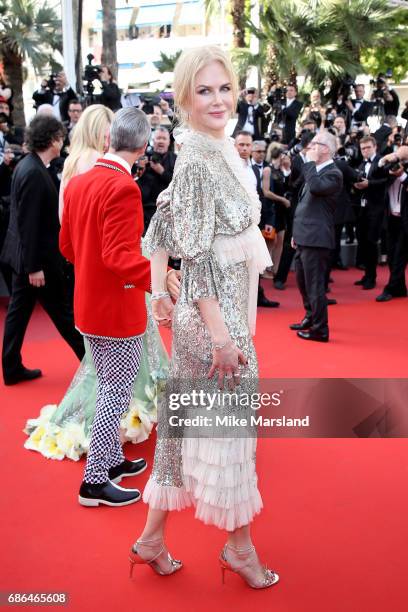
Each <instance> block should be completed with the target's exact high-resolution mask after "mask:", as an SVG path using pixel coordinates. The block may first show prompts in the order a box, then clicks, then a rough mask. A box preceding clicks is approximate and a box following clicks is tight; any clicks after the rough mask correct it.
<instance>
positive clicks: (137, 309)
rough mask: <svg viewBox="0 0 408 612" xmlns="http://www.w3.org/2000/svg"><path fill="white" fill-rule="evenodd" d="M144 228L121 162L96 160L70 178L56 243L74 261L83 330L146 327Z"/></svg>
mask: <svg viewBox="0 0 408 612" xmlns="http://www.w3.org/2000/svg"><path fill="white" fill-rule="evenodd" d="M98 164H109V166H111V167H110V168H108V167H105V166H101V165H98ZM142 233H143V210H142V202H141V196H140V190H139V187H138V186H137V185H136V183H135V182H134V181H133V179H132V177H131V176H130V174H129V173H128V172H127V171H126V170H125V168H123V167H122V166H121V165H119V164H116V163H115V162H113V161H110V160H104V159H99V160H98V161H97V165H96V166H95V167H94V168H92V170H89V171H88V172H85V173H84V174H81V175H79V176H76V177H74V178H72V179H71V180H70V181H69V184H68V186H67V188H66V190H65V192H64V212H63V217H62V224H61V231H60V236H59V245H60V250H61V253H62V254H63V255H64V256H65V257H66V258H67V259H68V260H69V261H71V262H72V263H73V264H74V266H75V293H74V315H75V325H76V326H77V328H78V329H79V330H80V331H81V332H83V333H85V334H94V335H98V336H112V337H114V338H127V337H129V336H136V335H139V334H142V333H143V332H144V331H145V329H146V322H147V316H146V303H145V292H146V291H150V290H151V289H150V284H151V279H150V262H149V261H148V260H147V259H146V258H145V257H143V256H142V254H141V246H140V242H141V236H142Z"/></svg>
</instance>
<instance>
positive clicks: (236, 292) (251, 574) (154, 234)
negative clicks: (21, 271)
mask: <svg viewBox="0 0 408 612" xmlns="http://www.w3.org/2000/svg"><path fill="white" fill-rule="evenodd" d="M174 89H175V102H176V107H177V109H178V113H179V116H180V118H181V120H182V122H183V123H184V124H186V125H187V127H188V128H189V132H188V134H187V135H186V136H185V137H183V145H182V147H181V151H180V153H179V155H178V159H177V163H176V167H175V171H174V177H173V180H172V182H171V184H170V186H169V187H168V189H166V191H165V192H163V193H162V194H161V195H160V196H159V201H158V210H157V212H156V214H155V216H154V217H153V219H152V222H151V224H150V226H149V230H148V232H147V235H146V238H145V246H146V248H147V249H148V251H150V255H151V262H152V288H153V294H152V305H153V314H154V316H155V317H156V320H158V321H159V323H161V324H162V325H168V326H169V325H170V324H172V329H173V337H172V356H171V362H170V376H169V380H170V381H171V385H172V387H171V388H172V391H174V390H178V391H181V390H185V389H186V388H187V389H192V385H193V384H194V383H195V381H198V380H206V381H207V382H206V383H204V384H205V386H206V391H209V392H212V393H214V394H217V393H218V391H219V388H220V387H222V385H223V382H224V378H225V379H226V381H225V382H226V383H227V385H228V387H229V388H230V389H232V388H234V387H235V386H236V385H237V384H238V383H239V382H240V380H241V383H244V385H246V388H254V386H255V389H256V381H257V376H258V366H257V359H256V354H255V349H254V345H253V341H252V335H253V333H254V330H255V317H256V304H257V288H258V278H259V274H260V273H261V272H263V270H264V269H265V268H266V267H267V266H269V265H271V260H270V257H269V253H268V251H267V248H266V246H265V241H264V239H263V238H262V235H261V233H260V231H259V229H258V223H259V216H260V202H259V198H258V196H257V193H256V190H255V186H254V184H253V182H252V181H251V180H250V177H249V176H248V175H245V173H244V172H243V169H242V163H241V160H240V158H239V156H238V153H237V151H236V149H235V147H234V144H233V142H232V140H231V139H230V138H227V137H226V136H225V133H224V130H225V127H226V124H227V122H228V119H229V117H230V115H231V113H233V112H234V109H235V105H236V99H237V84H236V78H235V75H234V71H233V69H232V66H231V63H230V60H229V58H228V57H227V56H226V55H225V53H224V52H223V51H222V50H220V49H219V48H217V47H203V48H199V49H191V50H187V51H185V52H183V54H182V55H181V57H180V59H179V61H178V63H177V65H176V70H175V75H174ZM169 254H172V255H174V256H178V257H180V258H181V260H182V281H181V291H180V297H179V299H178V300H177V303H176V305H175V307H174V310H173V305H172V302H171V300H170V299H169V297H168V295H166V293H165V277H166V262H167V257H168V255H169ZM214 375H215V376H214ZM208 376H210V377H211V376H212V378H208ZM166 409H167V406H166V405H165V398H164V400H163V401H161V402H160V403H159V425H158V439H157V444H156V452H155V460H154V466H153V471H152V474H151V476H150V479H149V481H148V483H147V485H146V488H145V491H144V496H143V499H144V501H145V502H147V503H148V504H149V512H148V516H147V521H146V525H145V528H144V530H143V532H142V534H141V536H140V538H139V539H138V540H137V542H136V543H135V544H134V545H133V547H132V549H131V553H130V562H131V570H133V567H134V564H135V563H149V564H150V566H151V567H152V568H153V569H154V570H155V571H156V572H157V573H159V574H162V575H164V574H171V573H173V572H175V571H177V570H178V569H180V568H181V566H182V564H181V562H180V561H177V560H175V559H173V558H172V557H171V556H170V554H169V553H168V551H167V549H166V546H165V543H164V527H165V523H166V518H167V516H168V512H169V510H175V509H177V510H181V509H182V508H184V507H186V506H189V505H191V504H194V505H195V507H196V517H197V518H199V519H200V520H202V521H203V522H204V523H206V524H213V525H216V526H217V527H219V528H220V529H223V530H226V532H227V544H226V545H225V547H224V548H223V550H222V552H221V555H220V558H219V561H220V565H221V569H222V573H223V575H224V572H225V570H226V569H228V570H231V571H234V572H236V573H238V574H239V575H240V576H241V577H242V578H243V579H244V580H245V581H246V582H247V584H248V585H249V586H251V587H253V588H265V587H269V586H272V585H273V584H275V583H276V582H277V581H278V575H277V574H276V573H275V572H273V571H272V570H268V569H267V568H266V567H263V566H262V565H261V563H260V562H259V559H258V557H257V554H256V552H255V547H254V545H253V544H252V540H251V534H250V522H251V521H252V519H253V518H254V516H255V515H256V514H257V513H259V512H260V510H261V508H262V500H261V496H260V493H259V490H258V487H257V475H256V470H255V452H256V438H254V437H253V435H252V437H245V436H239V435H237V436H235V437H231V435H229V436H228V437H219V436H218V432H215V434H214V437H208V436H201V437H197V436H196V435H195V434H194V433H192V431H191V429H190V430H184V432H183V436H182V437H172V435H171V432H170V429H171V428H170V427H169V422H168V418H167V417H168V415H167V413H166ZM246 410H247V411H248V410H249V411H250V409H249V408H247V409H246ZM238 411H239V413H240V416H243V412H245V410H242V409H241V407H239V409H238ZM231 413H232V414H237V410H236V407H235V408H233V409H232V411H231ZM246 414H248V412H247V413H246ZM189 436H190V437H189Z"/></svg>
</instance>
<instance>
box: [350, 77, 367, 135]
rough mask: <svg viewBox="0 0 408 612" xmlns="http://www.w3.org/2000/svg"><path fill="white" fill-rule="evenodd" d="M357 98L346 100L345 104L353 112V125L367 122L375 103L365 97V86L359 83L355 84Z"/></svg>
mask: <svg viewBox="0 0 408 612" xmlns="http://www.w3.org/2000/svg"><path fill="white" fill-rule="evenodd" d="M354 93H355V98H351V99H350V98H349V99H347V100H345V105H346V107H347V109H348V110H349V111H350V113H351V125H352V126H354V125H356V124H361V123H366V122H367V119H368V117H369V116H370V115H371V112H372V110H373V105H372V104H371V103H370V102H368V101H367V100H365V99H364V95H365V86H364V85H362V84H360V83H358V84H356V85H354Z"/></svg>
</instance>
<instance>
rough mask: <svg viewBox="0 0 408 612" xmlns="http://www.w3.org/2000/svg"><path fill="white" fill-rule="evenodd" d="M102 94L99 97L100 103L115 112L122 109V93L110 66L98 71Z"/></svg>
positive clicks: (102, 67)
mask: <svg viewBox="0 0 408 612" xmlns="http://www.w3.org/2000/svg"><path fill="white" fill-rule="evenodd" d="M98 72H99V80H100V82H101V86H102V93H101V94H100V95H99V103H100V104H103V105H104V106H107V107H108V108H110V109H111V110H112V111H113V112H115V111H117V110H119V109H120V108H122V104H121V101H120V98H121V95H122V92H121V91H120V89H119V87H118V85H117V83H116V82H115V81H114V80H113V74H112V72H111V70H110V68H108V66H103V65H102V66H101V67H100V69H99V70H98Z"/></svg>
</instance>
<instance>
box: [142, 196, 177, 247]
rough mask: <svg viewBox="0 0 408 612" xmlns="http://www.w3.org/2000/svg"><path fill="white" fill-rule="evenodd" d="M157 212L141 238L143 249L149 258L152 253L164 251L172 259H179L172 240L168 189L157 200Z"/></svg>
mask: <svg viewBox="0 0 408 612" xmlns="http://www.w3.org/2000/svg"><path fill="white" fill-rule="evenodd" d="M156 204H157V210H156V212H155V214H154V215H153V217H152V219H151V221H150V224H149V227H148V230H147V232H146V234H145V236H144V238H143V249H144V250H145V251H146V253H148V256H149V257H151V256H152V255H153V253H154V252H156V251H159V250H161V249H163V250H165V251H166V252H167V253H168V254H169V255H171V256H172V257H176V258H178V257H179V254H178V253H177V249H176V246H175V244H174V240H173V230H172V222H171V213H170V187H168V188H167V189H165V190H164V191H162V192H161V194H160V195H159V197H158V198H157V203H156Z"/></svg>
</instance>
